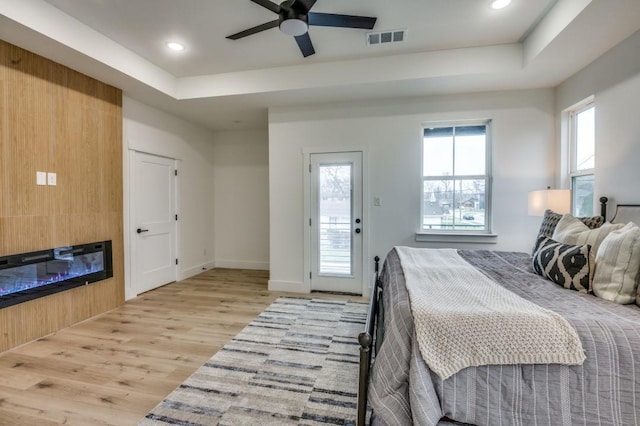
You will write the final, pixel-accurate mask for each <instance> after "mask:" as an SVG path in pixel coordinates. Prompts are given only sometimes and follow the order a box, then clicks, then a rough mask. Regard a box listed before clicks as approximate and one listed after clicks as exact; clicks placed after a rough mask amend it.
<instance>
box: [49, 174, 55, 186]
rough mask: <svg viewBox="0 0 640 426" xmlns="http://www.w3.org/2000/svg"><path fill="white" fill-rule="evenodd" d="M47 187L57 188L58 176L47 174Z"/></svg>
mask: <svg viewBox="0 0 640 426" xmlns="http://www.w3.org/2000/svg"><path fill="white" fill-rule="evenodd" d="M47 185H50V186H56V174H55V173H47Z"/></svg>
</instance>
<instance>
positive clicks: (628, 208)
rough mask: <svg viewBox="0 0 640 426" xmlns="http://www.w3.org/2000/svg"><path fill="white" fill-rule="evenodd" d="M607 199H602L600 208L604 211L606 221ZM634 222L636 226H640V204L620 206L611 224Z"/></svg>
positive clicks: (617, 207)
mask: <svg viewBox="0 0 640 426" xmlns="http://www.w3.org/2000/svg"><path fill="white" fill-rule="evenodd" d="M607 201H608V199H607V197H602V198H600V203H601V204H600V208H601V210H602V216H604V217H605V219H606V217H607V216H606V214H607V210H606V209H607ZM627 222H633V223H635V224H636V225H640V204H618V205H617V206H616V211H615V213H614V214H613V218H612V219H611V223H627Z"/></svg>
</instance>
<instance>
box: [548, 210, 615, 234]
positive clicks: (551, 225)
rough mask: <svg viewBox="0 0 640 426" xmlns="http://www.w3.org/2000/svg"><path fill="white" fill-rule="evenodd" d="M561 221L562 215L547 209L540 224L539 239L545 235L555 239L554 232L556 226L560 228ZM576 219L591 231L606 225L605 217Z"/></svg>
mask: <svg viewBox="0 0 640 426" xmlns="http://www.w3.org/2000/svg"><path fill="white" fill-rule="evenodd" d="M560 219H562V215H561V214H560V213H556V212H554V211H553V210H549V209H547V210H546V211H545V212H544V217H543V218H542V223H541V224H540V230H539V231H538V237H539V236H540V235H544V236H545V237H549V238H553V231H555V229H556V226H558V222H560ZM576 219H578V220H579V221H580V222H582V223H584V224H585V225H586V226H587V227H588V228H589V229H596V228H599V227H601V226H602V224H603V223H604V217H602V216H593V217H578V218H576Z"/></svg>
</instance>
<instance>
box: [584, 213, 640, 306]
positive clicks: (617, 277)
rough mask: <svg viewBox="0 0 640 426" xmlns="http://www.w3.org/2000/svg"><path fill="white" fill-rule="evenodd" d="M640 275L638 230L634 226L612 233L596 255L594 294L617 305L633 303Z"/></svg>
mask: <svg viewBox="0 0 640 426" xmlns="http://www.w3.org/2000/svg"><path fill="white" fill-rule="evenodd" d="M639 273H640V227H638V225H636V224H635V223H633V222H629V223H627V224H626V225H624V227H623V228H621V229H618V230H616V231H613V232H611V233H610V234H609V235H607V237H606V238H605V239H604V240H603V241H602V243H601V244H600V249H599V250H598V252H597V253H596V272H595V275H594V277H593V293H594V294H595V295H596V296H598V297H601V298H603V299H606V300H611V301H612V302H616V303H620V304H628V303H633V302H635V301H636V296H637V294H636V293H637V288H638V274H639Z"/></svg>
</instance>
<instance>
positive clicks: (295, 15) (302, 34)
mask: <svg viewBox="0 0 640 426" xmlns="http://www.w3.org/2000/svg"><path fill="white" fill-rule="evenodd" d="M251 1H252V2H254V3H256V4H258V5H260V6H262V7H264V8H265V9H269V10H270V11H272V12H273V13H277V14H278V19H275V20H273V21H269V22H265V23H264V24H261V25H258V26H255V27H252V28H249V29H247V30H244V31H240V32H239V33H236V34H232V35H230V36H227V38H228V39H230V40H238V39H240V38H244V37H247V36H250V35H253V34H256V33H259V32H262V31H265V30H268V29H271V28H275V27H279V28H280V31H282V32H283V33H285V34H287V35H290V36H293V37H295V40H296V43H297V44H298V47H299V48H300V52H302V56H304V57H305V58H306V57H307V56H310V55H313V54H314V53H315V49H314V47H313V43H311V38H310V37H309V32H308V31H309V26H310V25H311V26H321V27H341V28H361V29H367V30H371V29H373V27H374V25H375V23H376V19H377V18H372V17H368V16H353V15H339V14H333V13H314V12H310V10H311V8H312V7H313V5H314V4H315V3H316V0H285V1H283V2H282V3H280V4H279V5H278V4H276V3H273V2H272V1H270V0H251Z"/></svg>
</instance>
